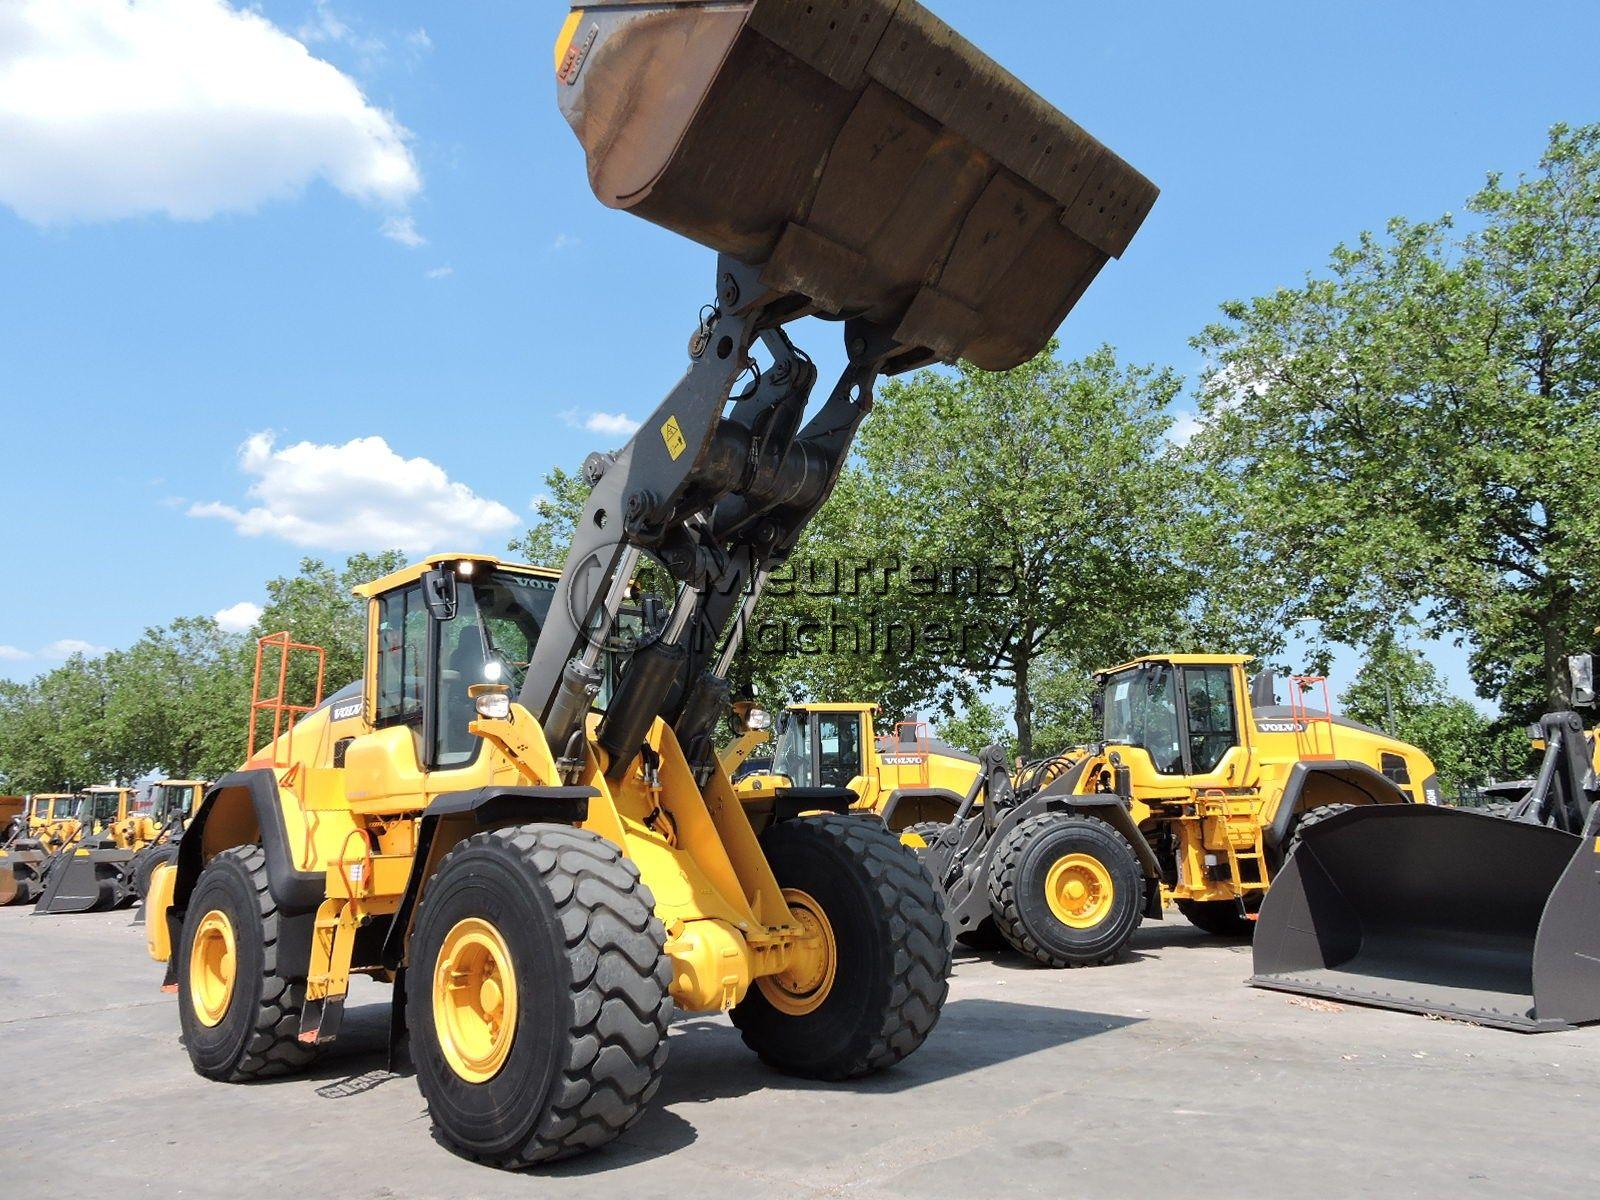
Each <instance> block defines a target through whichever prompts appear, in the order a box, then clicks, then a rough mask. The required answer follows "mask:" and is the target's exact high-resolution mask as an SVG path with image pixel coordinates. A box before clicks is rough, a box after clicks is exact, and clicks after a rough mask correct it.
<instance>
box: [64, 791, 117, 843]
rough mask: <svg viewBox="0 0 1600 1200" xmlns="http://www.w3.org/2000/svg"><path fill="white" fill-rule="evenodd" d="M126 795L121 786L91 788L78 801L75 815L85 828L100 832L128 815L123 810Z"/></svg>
mask: <svg viewBox="0 0 1600 1200" xmlns="http://www.w3.org/2000/svg"><path fill="white" fill-rule="evenodd" d="M126 796H127V793H126V792H125V791H124V790H123V789H121V788H90V789H89V791H88V792H87V793H86V794H85V795H84V796H83V798H82V799H81V800H79V801H78V807H77V811H76V812H75V813H74V814H73V816H74V817H76V819H77V821H78V824H79V825H80V826H81V827H82V828H83V829H85V830H89V831H92V832H99V831H100V830H102V829H105V828H107V827H108V826H110V825H111V824H112V823H113V822H115V821H120V820H122V818H123V817H124V816H125V815H126V814H125V813H124V812H123V806H124V802H125V797H126Z"/></svg>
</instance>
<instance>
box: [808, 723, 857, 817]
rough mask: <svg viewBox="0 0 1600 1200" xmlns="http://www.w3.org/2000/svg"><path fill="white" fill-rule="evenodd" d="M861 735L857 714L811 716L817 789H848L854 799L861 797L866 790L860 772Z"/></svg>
mask: <svg viewBox="0 0 1600 1200" xmlns="http://www.w3.org/2000/svg"><path fill="white" fill-rule="evenodd" d="M862 732H863V731H862V728H861V714H860V713H858V712H819V713H816V714H814V719H813V722H812V737H813V739H814V741H813V743H812V745H813V754H814V757H815V761H816V764H817V771H816V779H817V786H818V787H836V788H849V789H850V790H851V791H853V792H854V793H855V794H856V798H857V800H859V799H860V798H861V796H862V794H863V792H864V791H865V786H864V784H865V781H864V780H863V779H862V770H861V758H862V756H861V736H862Z"/></svg>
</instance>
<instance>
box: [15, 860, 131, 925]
mask: <svg viewBox="0 0 1600 1200" xmlns="http://www.w3.org/2000/svg"><path fill="white" fill-rule="evenodd" d="M132 857H133V855H132V853H131V852H130V851H127V850H68V851H65V852H64V855H63V857H62V859H61V861H59V862H57V863H56V864H55V865H54V868H53V869H52V870H50V871H49V872H48V873H47V875H46V879H45V886H44V895H42V896H40V897H39V903H38V904H36V905H34V909H33V911H34V915H36V916H37V915H40V914H50V913H78V912H98V911H100V910H103V909H108V908H116V907H117V906H118V905H119V904H121V903H122V902H123V901H124V900H126V899H127V898H128V896H129V892H128V889H127V887H126V885H125V884H124V883H123V878H122V873H123V868H124V866H125V865H126V864H127V863H128V861H129V860H130V859H132Z"/></svg>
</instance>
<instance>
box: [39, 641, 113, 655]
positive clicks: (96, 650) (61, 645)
mask: <svg viewBox="0 0 1600 1200" xmlns="http://www.w3.org/2000/svg"><path fill="white" fill-rule="evenodd" d="M110 648H111V647H109V646H96V645H95V644H94V643H93V642H86V641H83V640H82V639H81V638H61V639H60V640H59V641H54V642H51V643H50V644H49V645H48V646H45V647H44V648H43V649H41V650H40V651H39V653H38V656H37V657H39V658H71V657H72V656H73V655H74V654H104V653H105V652H106V651H107V650H109V649H110Z"/></svg>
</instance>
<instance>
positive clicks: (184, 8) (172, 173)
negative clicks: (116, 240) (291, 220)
mask: <svg viewBox="0 0 1600 1200" xmlns="http://www.w3.org/2000/svg"><path fill="white" fill-rule="evenodd" d="M408 137H409V135H408V134H407V132H406V130H405V129H404V128H403V127H402V126H401V125H400V124H399V123H398V122H397V121H396V120H395V118H394V116H393V115H392V114H390V113H388V112H385V111H383V110H382V109H379V108H376V107H374V106H373V105H372V104H371V103H370V102H369V101H368V100H367V98H366V97H365V96H364V95H363V94H362V92H361V89H360V88H359V87H358V86H357V85H356V83H355V82H354V81H353V80H352V79H351V78H350V77H349V76H347V75H345V74H344V73H342V72H341V71H340V70H339V69H338V68H336V67H335V66H333V65H332V64H331V63H328V62H325V61H323V60H322V59H319V58H316V57H314V56H313V55H312V54H311V53H310V52H309V51H308V50H307V49H306V47H305V46H304V45H302V44H301V43H300V42H298V41H296V40H295V39H294V38H292V37H290V36H289V35H288V34H286V33H284V32H283V31H282V30H281V29H279V28H277V27H276V26H275V25H273V24H272V23H271V22H270V21H268V20H267V19H266V18H265V17H263V16H262V15H261V14H260V13H258V12H254V11H250V10H240V9H237V8H235V7H233V6H232V5H231V4H229V3H228V2H227V0H6V2H5V3H0V204H5V205H8V206H9V207H11V208H13V209H15V210H16V211H17V213H19V214H20V215H21V216H22V217H23V218H25V219H26V220H29V221H32V222H34V223H35V224H39V225H51V224H60V223H66V222H72V221H104V220H115V219H118V218H124V217H134V216H143V215H148V214H153V213H159V214H165V215H167V216H169V217H173V218H176V219H179V220H204V219H206V218H208V217H211V216H214V215H216V214H217V213H222V212H241V211H244V212H247V211H251V210H253V209H255V208H257V207H259V206H260V205H261V204H263V203H265V202H267V201H270V200H278V199H284V198H288V197H292V196H294V195H297V194H298V193H300V192H301V191H302V190H303V189H304V188H305V187H306V186H307V185H308V184H310V183H311V182H312V181H313V180H316V179H323V180H326V181H327V182H328V183H330V184H331V185H332V186H333V187H335V188H337V189H338V190H339V191H341V192H343V193H344V194H345V195H347V196H350V197H352V198H353V199H356V200H359V201H362V202H364V203H376V204H385V205H390V206H394V207H400V206H403V205H404V204H405V203H406V202H407V201H409V200H410V199H411V198H412V197H413V196H414V195H416V193H417V192H418V191H419V189H420V188H421V186H422V179H421V175H420V173H419V171H418V169H417V164H416V161H415V160H414V159H413V157H412V155H411V151H410V150H409V149H408V148H407V145H406V142H407V138H408Z"/></svg>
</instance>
